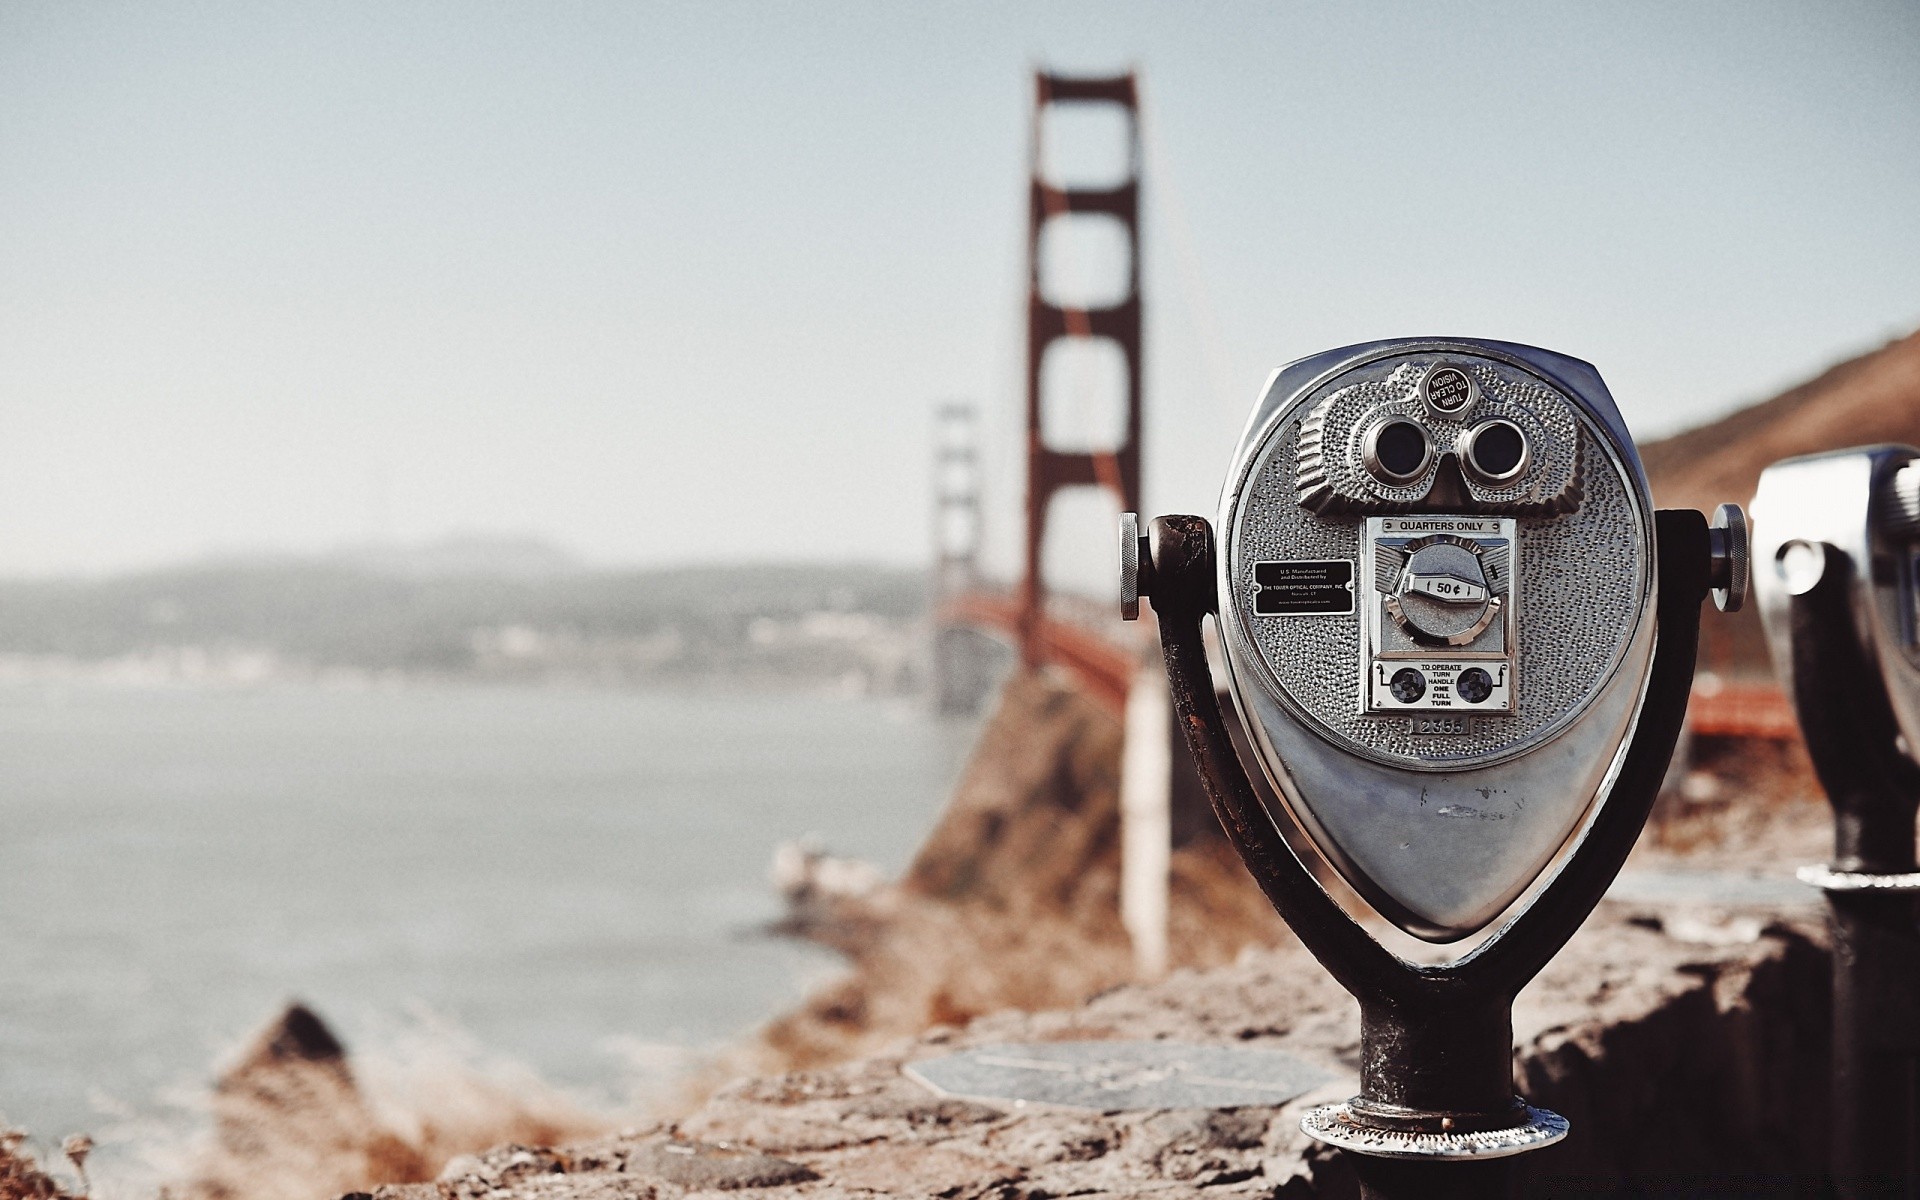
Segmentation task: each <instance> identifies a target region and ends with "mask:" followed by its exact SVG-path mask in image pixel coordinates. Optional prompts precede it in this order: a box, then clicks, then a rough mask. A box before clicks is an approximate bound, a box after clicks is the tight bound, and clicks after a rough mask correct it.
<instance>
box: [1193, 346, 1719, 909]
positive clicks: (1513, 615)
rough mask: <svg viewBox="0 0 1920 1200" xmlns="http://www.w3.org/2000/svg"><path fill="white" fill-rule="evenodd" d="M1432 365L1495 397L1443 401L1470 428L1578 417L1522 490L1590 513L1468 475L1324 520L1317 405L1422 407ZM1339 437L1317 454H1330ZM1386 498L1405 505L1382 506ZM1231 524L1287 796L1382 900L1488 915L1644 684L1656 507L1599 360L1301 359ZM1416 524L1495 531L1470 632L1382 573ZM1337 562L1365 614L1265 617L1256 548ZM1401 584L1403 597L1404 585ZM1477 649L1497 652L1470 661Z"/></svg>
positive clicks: (1549, 839) (1472, 350) (1248, 457)
mask: <svg viewBox="0 0 1920 1200" xmlns="http://www.w3.org/2000/svg"><path fill="white" fill-rule="evenodd" d="M1434 363H1444V364H1449V366H1450V369H1455V370H1458V371H1460V372H1461V373H1462V374H1463V375H1467V376H1469V377H1470V378H1472V379H1473V380H1475V381H1476V382H1477V384H1478V391H1479V392H1480V394H1481V399H1480V400H1478V401H1470V402H1469V403H1468V404H1467V405H1466V406H1465V407H1464V408H1463V409H1462V410H1461V411H1460V412H1459V413H1458V414H1457V416H1455V417H1453V418H1449V419H1450V420H1452V421H1453V423H1454V424H1455V425H1457V426H1459V427H1461V428H1470V427H1471V426H1472V425H1473V423H1474V422H1477V421H1480V420H1483V419H1484V414H1483V413H1482V411H1481V409H1480V408H1479V406H1480V405H1483V404H1488V403H1493V402H1495V401H1497V400H1498V399H1499V398H1500V397H1513V396H1522V395H1524V396H1525V397H1526V398H1527V403H1528V405H1529V408H1528V411H1529V412H1530V413H1532V414H1534V415H1533V418H1532V419H1533V420H1534V421H1535V424H1536V426H1537V427H1539V428H1550V429H1558V430H1560V433H1561V435H1562V436H1561V437H1560V438H1559V440H1558V441H1557V442H1555V443H1553V444H1552V445H1547V444H1544V443H1543V444H1542V446H1540V447H1539V448H1538V451H1537V457H1538V458H1539V460H1540V461H1539V462H1538V463H1536V465H1535V466H1534V467H1531V468H1529V472H1530V473H1529V474H1526V475H1524V476H1523V478H1522V479H1521V480H1520V481H1519V484H1518V485H1516V486H1521V487H1525V488H1529V489H1533V490H1532V492H1531V493H1530V494H1531V495H1532V496H1533V497H1534V498H1535V499H1536V500H1538V499H1539V498H1540V497H1541V496H1544V495H1547V494H1549V492H1550V489H1551V488H1552V487H1554V486H1558V487H1561V488H1562V489H1563V490H1562V491H1561V492H1558V493H1553V494H1555V495H1558V496H1559V497H1560V498H1561V499H1562V500H1564V499H1565V498H1566V497H1567V496H1569V495H1577V496H1578V501H1579V503H1578V507H1577V508H1576V509H1574V510H1573V511H1570V512H1564V513H1561V514H1559V515H1555V516H1513V515H1505V516H1502V515H1498V513H1497V512H1496V513H1494V514H1481V513H1479V512H1477V511H1475V505H1476V502H1475V501H1474V500H1473V499H1472V497H1471V496H1469V495H1467V494H1466V493H1465V492H1462V491H1457V490H1456V491H1455V492H1453V493H1452V494H1450V495H1444V496H1437V498H1435V497H1430V499H1433V501H1434V503H1436V504H1438V503H1442V502H1444V503H1445V505H1446V507H1443V508H1438V509H1435V510H1433V511H1431V512H1425V513H1418V514H1401V515H1368V514H1367V513H1366V511H1365V509H1364V506H1363V504H1362V501H1360V500H1358V499H1356V500H1354V501H1353V502H1352V503H1351V504H1349V505H1348V506H1347V507H1346V508H1344V509H1342V508H1340V507H1338V506H1335V507H1333V508H1330V509H1329V510H1328V512H1326V513H1319V512H1314V511H1310V510H1309V509H1308V508H1306V507H1304V506H1303V505H1302V504H1301V503H1300V500H1299V495H1300V491H1299V487H1298V480H1297V478H1296V472H1297V469H1298V464H1299V463H1300V461H1301V459H1300V455H1299V453H1298V442H1299V439H1301V438H1302V437H1304V436H1306V434H1305V432H1304V420H1303V417H1304V415H1305V414H1308V413H1314V412H1324V411H1326V405H1325V398H1326V397H1328V396H1351V395H1354V394H1356V393H1355V389H1356V388H1357V387H1359V388H1361V390H1362V391H1363V392H1364V391H1366V390H1367V388H1372V392H1368V394H1375V393H1378V394H1391V395H1395V396H1398V397H1399V398H1398V399H1395V400H1391V401H1387V402H1388V403H1392V404H1395V405H1398V406H1399V410H1404V411H1407V412H1413V411H1416V410H1418V408H1419V406H1420V405H1421V404H1422V403H1423V402H1422V401H1421V400H1420V398H1419V395H1418V393H1417V390H1413V391H1409V390H1408V389H1413V388H1414V384H1415V383H1416V382H1417V380H1418V379H1419V378H1420V376H1421V373H1422V372H1423V371H1424V370H1425V369H1426V367H1428V366H1430V365H1432V364H1434ZM1356 380H1358V382H1356ZM1362 385H1365V386H1364V387H1363V386H1362ZM1402 393H1405V394H1402ZM1503 411H1518V409H1517V408H1514V409H1510V410H1503ZM1543 414H1544V415H1543ZM1548 416H1552V417H1553V418H1554V421H1553V422H1549V421H1548V420H1547V417H1548ZM1342 419H1343V420H1347V418H1342ZM1431 419H1432V420H1438V419H1439V418H1431ZM1359 420H1360V417H1359V415H1355V416H1354V417H1352V418H1351V422H1350V423H1358V421H1359ZM1556 422H1557V423H1556ZM1331 427H1332V426H1331V424H1329V425H1328V428H1331ZM1569 430H1577V431H1578V436H1577V438H1575V437H1573V436H1572V435H1570V434H1568V432H1567V431H1569ZM1322 436H1323V437H1324V436H1325V435H1324V433H1323V434H1322ZM1554 446H1558V447H1559V450H1558V451H1556V450H1555V449H1554ZM1576 447H1577V449H1576ZM1330 453H1331V452H1330V450H1328V449H1326V448H1323V449H1322V451H1321V457H1322V459H1326V458H1328V456H1329V454H1330ZM1556 453H1558V454H1559V462H1558V464H1557V465H1556V463H1555V461H1554V457H1555V454H1556ZM1576 460H1577V462H1576ZM1576 468H1577V471H1576ZM1360 469H1361V470H1362V471H1364V466H1363V467H1362V468H1360ZM1449 469H1451V470H1454V471H1455V472H1457V467H1454V468H1449V467H1448V466H1447V464H1446V463H1445V462H1443V463H1441V464H1439V465H1436V466H1435V467H1434V468H1433V474H1434V483H1433V488H1434V490H1435V492H1436V494H1437V493H1439V492H1441V491H1444V490H1445V489H1446V488H1447V487H1464V486H1465V485H1464V484H1448V482H1447V471H1448V470H1449ZM1556 472H1557V473H1556ZM1576 473H1577V476H1578V477H1577V478H1573V475H1574V474H1576ZM1555 481H1558V482H1557V483H1556V482H1555ZM1576 485H1577V486H1576ZM1354 486H1355V487H1356V488H1357V487H1359V485H1358V484H1355V485H1354ZM1376 499H1379V497H1376ZM1389 501H1391V502H1392V503H1398V499H1397V498H1393V497H1389V498H1388V500H1381V501H1380V502H1381V503H1388V502H1389ZM1367 503H1371V501H1369V502H1367ZM1455 505H1460V506H1463V507H1462V508H1456V507H1454V506H1455ZM1222 522H1223V529H1225V530H1226V531H1227V533H1226V535H1225V536H1224V538H1223V540H1224V542H1225V552H1224V554H1223V555H1222V556H1221V558H1222V562H1221V564H1220V568H1219V569H1220V584H1219V589H1220V596H1221V599H1222V604H1221V633H1222V638H1221V641H1222V645H1223V647H1224V649H1225V651H1226V657H1227V661H1228V665H1229V679H1230V682H1231V685H1232V688H1233V692H1234V698H1235V701H1236V703H1237V705H1238V707H1239V710H1240V712H1241V713H1242V715H1243V717H1244V718H1245V721H1246V724H1247V728H1248V734H1249V739H1250V741H1251V742H1252V743H1253V744H1254V746H1255V747H1256V748H1257V749H1258V751H1259V757H1260V760H1261V766H1262V768H1263V769H1264V770H1265V772H1266V774H1267V776H1268V778H1269V780H1270V781H1271V782H1272V783H1273V785H1274V788H1275V791H1276V792H1277V793H1278V794H1279V795H1280V796H1281V797H1282V798H1283V799H1284V801H1285V803H1286V805H1287V807H1288V809H1289V811H1290V813H1291V815H1292V817H1293V818H1294V819H1295V820H1296V821H1297V822H1298V824H1300V825H1301V826H1302V827H1303V828H1304V829H1306V830H1307V831H1308V833H1309V834H1310V835H1311V837H1312V838H1313V841H1314V843H1315V846H1316V847H1317V848H1318V850H1319V851H1320V853H1321V854H1322V855H1323V857H1325V858H1326V860H1327V861H1328V863H1329V864H1331V865H1332V866H1333V867H1334V868H1335V869H1337V870H1338V871H1339V872H1340V873H1341V875H1342V876H1343V877H1344V878H1345V879H1346V880H1347V881H1348V882H1349V883H1350V884H1352V885H1353V887H1354V889H1355V890H1356V891H1357V892H1359V894H1360V895H1361V896H1362V897H1364V898H1365V900H1366V901H1367V903H1368V904H1369V905H1371V906H1372V907H1373V908H1374V910H1375V911H1377V912H1379V913H1380V914H1381V915H1382V916H1385V917H1386V918H1387V919H1389V920H1391V921H1393V922H1394V923H1395V924H1397V925H1399V926H1400V927H1401V928H1402V929H1405V930H1407V931H1408V932H1409V933H1413V934H1414V935H1416V936H1418V937H1422V938H1427V939H1429V940H1433V941H1454V940H1458V939H1460V938H1463V937H1465V936H1467V935H1469V934H1471V933H1473V932H1474V931H1476V930H1478V929H1481V928H1484V927H1485V926H1486V925H1487V924H1488V923H1489V922H1490V921H1492V920H1494V919H1495V918H1496V917H1497V916H1498V915H1499V914H1500V913H1501V912H1502V911H1504V910H1505V909H1507V908H1508V907H1509V906H1510V905H1512V904H1513V903H1514V902H1515V901H1516V900H1517V899H1518V898H1519V897H1520V896H1521V895H1522V894H1523V893H1524V892H1525V891H1526V890H1527V888H1528V887H1529V886H1530V885H1531V884H1532V883H1533V881H1534V880H1535V879H1537V878H1540V877H1541V876H1542V875H1543V873H1550V869H1551V866H1552V864H1553V862H1554V861H1555V859H1556V856H1562V857H1563V856H1564V855H1566V854H1568V853H1571V851H1572V849H1573V847H1575V846H1576V845H1577V844H1578V835H1579V832H1580V830H1581V828H1582V826H1583V825H1584V824H1585V823H1587V822H1588V821H1589V820H1591V819H1592V817H1593V814H1594V812H1595V801H1596V798H1597V797H1601V796H1604V795H1605V794H1606V793H1607V790H1608V784H1609V780H1610V779H1611V777H1612V773H1613V772H1614V771H1615V770H1616V769H1617V768H1618V766H1619V763H1620V762H1621V755H1622V753H1623V749H1622V747H1623V745H1624V743H1625V741H1626V738H1627V735H1628V732H1629V730H1630V729H1631V728H1632V726H1633V722H1634V720H1635V714H1636V711H1637V708H1638V706H1639V704H1640V700H1641V697H1642V695H1643V694H1644V691H1643V690H1644V687H1645V685H1646V681H1647V678H1648V664H1649V662H1650V659H1651V656H1652V653H1653V640H1654V629H1653V621H1652V619H1651V618H1652V605H1653V603H1654V598H1655V597H1654V592H1655V588H1654V572H1653V570H1652V542H1653V538H1652V522H1651V514H1650V511H1649V508H1648V501H1647V498H1646V493H1645V483H1644V479H1643V477H1642V475H1641V473H1640V470H1639V464H1638V458H1637V456H1636V455H1635V453H1634V451H1633V446H1632V442H1631V439H1629V438H1628V437H1627V435H1626V432H1625V429H1624V426H1623V425H1621V423H1620V421H1619V416H1618V413H1617V411H1615V410H1614V408H1613V405H1612V401H1611V399H1610V397H1609V396H1608V395H1607V392H1606V388H1605V385H1604V384H1603V383H1601V381H1600V379H1599V377H1598V375H1597V374H1595V373H1594V372H1593V370H1592V368H1591V367H1588V366H1587V365H1586V364H1583V363H1579V362H1577V361H1575V360H1572V359H1566V358H1562V357H1560V356H1557V355H1552V354H1550V353H1549V352H1546V351H1539V350H1534V349H1531V348H1527V347H1515V346H1509V345H1506V344H1503V343H1467V342H1434V341H1402V342H1390V343H1378V344H1374V345H1370V346H1364V347H1355V348H1349V349H1347V350H1343V351H1334V352H1329V353H1328V354H1326V355H1319V356H1315V357H1314V358H1311V359H1306V360H1302V362H1300V363H1296V364H1294V365H1292V366H1289V367H1286V368H1282V369H1281V370H1280V371H1278V372H1276V373H1275V375H1274V377H1273V379H1271V380H1270V381H1269V383H1268V386H1267V389H1266V392H1265V394H1264V396H1263V398H1262V400H1261V402H1260V404H1259V405H1258V406H1257V408H1256V410H1255V413H1254V416H1253V419H1252V420H1251V421H1250V422H1249V425H1248V429H1247V432H1246V434H1245V435H1244V436H1243V438H1242V441H1241V449H1240V451H1239V453H1238V454H1237V456H1236V459H1235V465H1234V468H1233V470H1232V471H1231V473H1230V474H1229V477H1228V484H1227V488H1226V491H1225V496H1224V498H1223V501H1222ZM1400 522H1414V523H1421V522H1431V523H1433V524H1435V525H1436V527H1437V526H1439V525H1441V524H1445V525H1447V526H1448V527H1449V528H1450V529H1454V530H1455V532H1456V534H1458V533H1460V532H1461V531H1465V532H1466V533H1467V534H1469V535H1470V537H1471V538H1472V539H1479V538H1485V539H1487V540H1486V543H1485V547H1484V549H1483V552H1482V553H1481V554H1480V556H1479V559H1480V564H1481V568H1482V570H1481V574H1482V576H1483V577H1484V581H1485V584H1486V586H1487V587H1488V589H1489V591H1494V590H1504V591H1505V592H1506V594H1507V595H1506V599H1507V603H1506V604H1505V605H1504V606H1503V611H1502V612H1501V613H1500V614H1499V619H1497V620H1495V621H1493V622H1491V623H1490V624H1489V625H1488V626H1487V627H1486V628H1485V629H1484V630H1482V631H1481V632H1479V633H1478V634H1476V635H1475V636H1474V638H1473V640H1472V641H1471V643H1470V644H1469V645H1466V646H1461V647H1430V646H1422V645H1421V644H1419V643H1418V642H1417V641H1416V640H1414V639H1413V638H1412V637H1411V635H1410V633H1409V632H1408V631H1407V630H1405V629H1404V628H1403V626H1402V625H1401V624H1400V623H1399V622H1397V621H1396V620H1394V619H1393V615H1392V613H1391V611H1390V610H1389V609H1388V608H1387V607H1386V603H1385V602H1386V600H1388V599H1392V598H1393V597H1388V596H1385V595H1383V593H1381V592H1380V591H1379V590H1378V585H1379V582H1380V579H1379V576H1380V574H1381V572H1382V571H1385V570H1387V569H1389V568H1391V567H1393V566H1394V565H1395V562H1396V561H1397V560H1396V559H1394V558H1393V557H1392V556H1391V555H1386V554H1383V553H1381V552H1380V551H1378V550H1376V549H1375V548H1374V546H1373V542H1374V541H1375V540H1381V539H1379V535H1380V534H1381V533H1383V532H1384V531H1385V527H1386V526H1388V525H1391V524H1394V523H1400ZM1476 524H1477V525H1479V526H1484V528H1479V529H1476V528H1475V526H1476ZM1701 524H1702V526H1704V524H1705V522H1704V520H1703V521H1702V522H1701ZM1416 540H1417V539H1416ZM1501 543H1505V548H1504V549H1501V550H1498V551H1496V550H1495V549H1494V547H1495V546H1497V545H1499V544H1501ZM1413 544H1414V542H1413V541H1407V542H1406V543H1405V545H1404V546H1401V547H1398V548H1399V549H1407V548H1410V547H1411V546H1412V545H1413ZM1389 548H1393V547H1389ZM1340 558H1344V559H1347V560H1349V561H1353V562H1354V563H1355V564H1356V569H1357V570H1358V571H1359V572H1360V573H1361V575H1362V579H1363V582H1362V585H1361V588H1362V593H1363V603H1362V604H1360V605H1359V606H1357V608H1356V610H1355V611H1354V612H1352V613H1327V614H1324V615H1304V616H1287V617H1278V618H1275V617H1262V616H1259V615H1257V613H1256V612H1255V611H1254V605H1253V603H1252V600H1253V597H1254V594H1255V588H1256V587H1257V583H1258V571H1259V570H1260V564H1261V563H1268V562H1274V561H1283V562H1284V561H1288V560H1295V561H1297V560H1319V559H1340ZM1383 563H1384V564H1385V565H1384V566H1383V565H1382V564H1383ZM1403 566H1404V565H1403ZM1489 568H1491V569H1489ZM1402 574H1404V570H1403V572H1402ZM1393 586H1395V587H1397V588H1400V589H1401V595H1400V602H1401V603H1402V604H1403V605H1404V604H1405V602H1406V596H1405V588H1406V585H1405V583H1404V582H1402V583H1396V584H1394V585H1393ZM1436 628H1440V626H1438V624H1437V623H1436ZM1469 629H1471V626H1469ZM1442 631H1443V632H1444V629H1443V630H1442ZM1396 639H1398V640H1397V641H1396ZM1398 654H1407V655H1409V656H1411V657H1410V658H1409V660H1408V661H1409V662H1411V663H1412V664H1413V665H1416V666H1419V667H1420V669H1422V670H1423V671H1427V672H1428V673H1429V682H1430V683H1441V684H1444V685H1445V686H1446V687H1447V688H1448V689H1449V690H1448V691H1446V692H1445V693H1444V694H1442V695H1440V696H1439V697H1438V699H1436V698H1435V695H1434V690H1433V689H1430V690H1429V692H1428V693H1426V694H1425V695H1424V696H1422V697H1421V698H1420V699H1418V700H1416V701H1413V702H1405V701H1396V699H1395V693H1394V691H1393V688H1392V678H1391V677H1392V675H1393V671H1391V670H1388V671H1385V672H1382V671H1381V670H1378V669H1377V664H1379V663H1380V662H1381V661H1382V660H1383V659H1391V658H1393V657H1394V656H1395V655H1398ZM1476 655H1478V656H1485V657H1484V659H1483V660H1482V661H1480V662H1477V663H1476V662H1474V661H1471V660H1472V659H1473V658H1474V656H1476ZM1388 665H1389V666H1391V665H1392V664H1388ZM1475 666H1480V667H1484V668H1486V669H1488V670H1489V672H1490V679H1489V680H1488V681H1487V682H1488V683H1490V684H1491V685H1492V686H1490V687H1489V688H1488V689H1487V698H1486V699H1485V700H1484V701H1483V702H1482V703H1481V704H1479V705H1478V706H1475V705H1471V704H1462V703H1460V702H1459V692H1458V691H1457V688H1458V685H1459V683H1460V681H1461V679H1462V677H1463V676H1464V674H1465V672H1466V671H1467V670H1468V669H1470V668H1472V667H1475ZM1409 694H1411V693H1409ZM1423 714H1424V715H1426V716H1428V717H1432V718H1434V719H1421V718H1422V716H1423Z"/></svg>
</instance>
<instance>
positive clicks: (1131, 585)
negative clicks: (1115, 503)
mask: <svg viewBox="0 0 1920 1200" xmlns="http://www.w3.org/2000/svg"><path fill="white" fill-rule="evenodd" d="M1152 594H1153V551H1152V550H1151V549H1150V548H1149V547H1148V545H1147V538H1146V535H1145V534H1143V533H1141V532H1140V514H1139V513H1130V512H1123V513H1121V514H1120V619H1121V620H1122V621H1137V620H1139V619H1140V597H1142V596H1149V595H1152Z"/></svg>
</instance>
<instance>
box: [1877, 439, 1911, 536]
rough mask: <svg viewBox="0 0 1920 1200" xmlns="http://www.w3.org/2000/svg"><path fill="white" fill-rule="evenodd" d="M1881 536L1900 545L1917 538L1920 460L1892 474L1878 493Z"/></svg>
mask: <svg viewBox="0 0 1920 1200" xmlns="http://www.w3.org/2000/svg"><path fill="white" fill-rule="evenodd" d="M1880 532H1881V533H1883V534H1885V535H1886V536H1887V537H1889V538H1893V539H1896V540H1900V541H1910V540H1912V539H1913V538H1914V537H1915V535H1920V459H1916V460H1915V461H1913V462H1910V463H1908V464H1907V465H1906V466H1904V467H1901V468H1900V469H1899V470H1898V471H1895V472H1894V473H1893V478H1891V479H1889V480H1887V482H1886V485H1885V486H1884V487H1882V488H1881V489H1880Z"/></svg>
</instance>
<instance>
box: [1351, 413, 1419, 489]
mask: <svg viewBox="0 0 1920 1200" xmlns="http://www.w3.org/2000/svg"><path fill="white" fill-rule="evenodd" d="M1361 449H1362V454H1363V457H1364V458H1365V460H1366V464H1367V470H1369V471H1371V472H1373V474H1374V477H1375V478H1377V479H1379V480H1380V481H1381V482H1383V483H1389V484H1404V483H1411V482H1412V481H1413V480H1415V479H1418V478H1420V476H1421V474H1422V473H1424V472H1425V471H1426V469H1427V464H1428V463H1429V462H1431V461H1433V442H1432V440H1431V439H1430V438H1428V437H1427V431H1426V430H1425V429H1423V428H1421V427H1420V426H1419V425H1416V424H1414V423H1413V422H1412V421H1409V420H1407V419H1406V418H1404V417H1393V418H1389V419H1388V420H1385V421H1381V422H1380V423H1379V424H1377V425H1375V426H1374V427H1373V428H1372V429H1369V430H1368V431H1367V437H1366V443H1365V445H1364V446H1362V448H1361Z"/></svg>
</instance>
